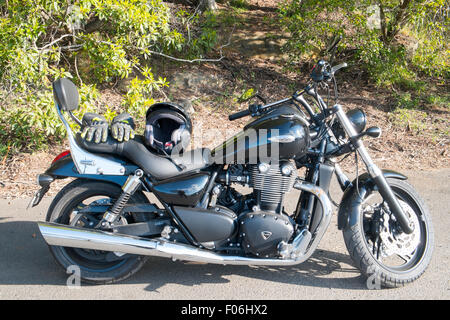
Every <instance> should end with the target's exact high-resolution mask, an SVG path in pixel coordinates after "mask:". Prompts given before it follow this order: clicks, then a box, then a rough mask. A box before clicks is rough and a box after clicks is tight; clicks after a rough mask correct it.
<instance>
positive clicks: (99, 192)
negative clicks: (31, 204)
mask: <svg viewBox="0 0 450 320" xmlns="http://www.w3.org/2000/svg"><path fill="white" fill-rule="evenodd" d="M121 192H122V189H121V188H120V187H119V186H117V185H114V184H111V183H107V182H101V181H92V180H85V179H79V180H74V181H72V182H71V183H69V184H68V185H66V186H65V187H64V188H63V189H62V190H61V191H60V192H59V193H58V194H57V195H56V197H55V199H54V200H53V202H52V203H51V205H50V207H49V209H48V213H47V218H46V221H48V222H55V223H60V224H67V225H69V224H71V222H72V221H73V215H74V211H75V210H76V208H77V207H79V206H80V204H82V203H83V201H88V199H92V198H95V197H97V198H98V197H103V198H104V197H107V198H109V199H111V200H112V201H114V200H115V199H117V198H118V197H119V196H120V194H121ZM128 203H148V199H147V197H146V196H145V195H144V194H143V193H142V192H136V193H135V194H134V195H133V196H132V197H131V198H130V199H129V201H128ZM131 222H132V221H131ZM49 248H50V251H51V253H52V254H53V256H54V258H55V259H56V261H57V262H58V263H59V264H60V265H61V266H62V267H63V268H64V269H65V270H69V268H70V270H73V269H72V268H73V266H78V267H79V268H80V273H81V274H80V277H81V280H83V281H85V282H88V283H94V284H108V283H113V282H118V281H121V280H124V279H126V278H128V277H130V276H131V275H133V274H134V273H136V272H137V271H138V270H139V269H141V268H142V266H143V265H144V264H145V261H146V260H147V258H146V257H144V256H138V255H126V256H125V258H123V259H115V260H113V261H111V259H109V260H108V259H106V258H105V257H106V254H107V253H106V252H98V251H95V250H84V249H78V248H69V247H61V246H49Z"/></svg>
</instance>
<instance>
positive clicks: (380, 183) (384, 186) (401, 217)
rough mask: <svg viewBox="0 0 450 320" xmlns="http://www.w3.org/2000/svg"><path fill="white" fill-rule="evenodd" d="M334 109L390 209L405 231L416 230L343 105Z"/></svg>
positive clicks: (408, 232)
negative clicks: (359, 136)
mask: <svg viewBox="0 0 450 320" xmlns="http://www.w3.org/2000/svg"><path fill="white" fill-rule="evenodd" d="M333 111H334V112H335V113H336V116H337V117H338V119H339V121H340V123H341V125H342V127H343V128H344V130H345V132H346V133H347V135H348V136H349V137H350V140H351V141H352V144H353V146H354V147H355V149H356V150H357V151H358V153H359V155H360V156H361V158H362V160H363V162H364V164H365V165H366V167H367V172H368V173H369V175H370V176H371V177H372V179H373V181H374V182H375V184H376V186H377V187H378V191H379V192H380V194H381V196H382V197H383V199H384V201H386V203H387V204H388V205H389V208H390V210H391V211H392V213H393V214H394V216H395V218H396V219H397V221H398V223H399V225H400V227H401V228H402V230H403V232H405V233H407V234H410V233H412V232H413V231H414V227H413V225H412V224H411V223H410V221H409V219H408V217H407V216H406V214H405V213H404V211H403V209H402V207H401V206H400V203H399V202H398V200H397V198H396V197H395V195H394V193H393V192H392V189H391V187H390V186H389V185H388V183H387V181H386V178H385V177H384V175H383V173H382V171H381V170H380V169H379V168H378V166H377V165H376V164H375V163H374V162H373V161H372V158H371V157H370V155H369V153H368V152H367V149H366V148H365V147H364V144H363V143H362V141H361V139H359V138H358V133H357V132H356V131H355V128H354V127H353V125H352V123H351V122H350V120H349V119H348V117H347V115H346V114H345V112H344V110H343V109H342V106H340V105H338V104H337V105H335V106H334V107H333Z"/></svg>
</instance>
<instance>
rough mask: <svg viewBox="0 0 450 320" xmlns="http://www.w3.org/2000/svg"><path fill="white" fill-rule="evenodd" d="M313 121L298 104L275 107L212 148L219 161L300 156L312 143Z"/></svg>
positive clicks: (215, 157)
mask: <svg viewBox="0 0 450 320" xmlns="http://www.w3.org/2000/svg"><path fill="white" fill-rule="evenodd" d="M308 127H309V124H308V121H307V120H306V119H305V117H304V114H303V113H301V112H300V111H299V110H298V109H297V108H296V107H295V106H294V105H285V106H281V107H278V108H275V109H273V110H271V111H270V112H268V113H266V114H263V115H262V116H260V117H258V118H256V119H255V120H254V121H252V122H250V123H249V124H247V125H246V126H245V127H244V130H243V131H241V132H240V133H238V134H237V135H235V136H233V137H231V138H230V139H228V140H227V141H225V142H224V143H223V144H222V145H220V146H218V147H217V148H215V149H214V150H213V151H212V152H211V156H212V158H213V159H214V161H215V162H216V163H240V164H244V163H246V164H256V163H258V162H261V161H266V162H268V161H273V160H276V161H277V160H282V159H293V158H300V157H302V156H304V155H305V153H306V152H307V150H308V148H309V146H310V143H311V142H310V135H309V129H308Z"/></svg>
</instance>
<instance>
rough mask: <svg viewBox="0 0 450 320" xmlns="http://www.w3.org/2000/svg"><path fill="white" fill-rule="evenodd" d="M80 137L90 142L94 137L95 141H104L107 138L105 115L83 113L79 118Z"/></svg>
mask: <svg viewBox="0 0 450 320" xmlns="http://www.w3.org/2000/svg"><path fill="white" fill-rule="evenodd" d="M81 130H82V132H81V138H83V139H84V140H86V141H88V142H91V141H92V139H94V142H95V143H100V141H101V142H106V139H107V138H108V122H107V121H106V119H105V117H103V116H101V115H99V114H96V113H91V112H87V113H85V114H84V115H83V119H82V120H81Z"/></svg>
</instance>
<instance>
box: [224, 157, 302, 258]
mask: <svg viewBox="0 0 450 320" xmlns="http://www.w3.org/2000/svg"><path fill="white" fill-rule="evenodd" d="M296 178H297V170H296V169H295V167H294V165H293V164H292V163H291V162H289V161H281V162H280V163H272V164H269V163H259V164H256V165H249V166H247V167H246V168H244V167H242V166H235V167H231V168H229V169H228V171H227V175H226V176H225V177H224V179H225V182H226V184H230V183H232V182H234V183H241V184H247V185H249V186H250V187H252V188H253V193H252V194H251V195H247V196H245V197H244V196H242V195H240V194H238V193H237V192H236V191H234V190H233V191H230V190H228V191H227V193H224V195H223V196H222V197H220V200H219V204H221V205H224V206H227V207H228V208H233V210H236V209H238V208H239V211H240V212H238V213H239V218H238V222H239V241H240V242H241V244H242V248H243V249H244V250H245V252H247V253H250V254H253V255H256V256H261V257H272V256H276V255H278V245H279V243H280V242H282V241H284V242H288V241H289V240H290V238H291V237H292V235H293V233H294V223H293V221H292V220H291V218H290V217H289V216H288V215H287V214H285V213H283V199H284V196H285V194H286V193H287V192H289V191H291V189H292V187H293V185H294V183H295V179H296ZM225 199H226V202H227V203H223V202H225ZM230 199H232V201H231V200H230ZM238 203H239V205H237V204H238ZM235 212H236V211H235Z"/></svg>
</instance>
